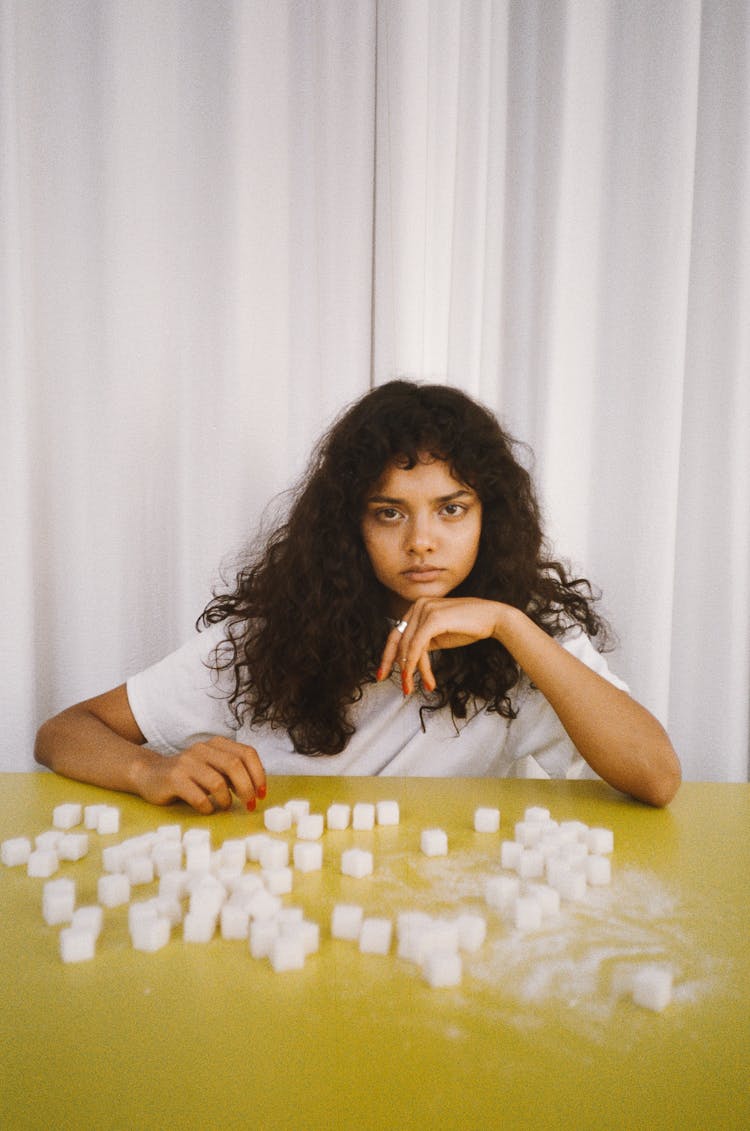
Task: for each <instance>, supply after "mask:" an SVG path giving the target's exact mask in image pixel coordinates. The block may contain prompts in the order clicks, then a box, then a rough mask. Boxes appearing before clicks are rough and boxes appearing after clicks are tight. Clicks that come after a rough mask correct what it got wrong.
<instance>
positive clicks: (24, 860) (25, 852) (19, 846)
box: [0, 836, 31, 868]
mask: <svg viewBox="0 0 750 1131" xmlns="http://www.w3.org/2000/svg"><path fill="white" fill-rule="evenodd" d="M30 856H31V841H30V840H29V838H28V837H25V836H15V837H11V838H10V840H4V841H3V843H2V845H0V859H2V862H3V864H5V865H6V866H7V867H9V868H14V867H16V866H17V865H19V864H28V862H29V857H30Z"/></svg>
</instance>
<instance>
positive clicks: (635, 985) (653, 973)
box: [632, 966, 672, 1013]
mask: <svg viewBox="0 0 750 1131" xmlns="http://www.w3.org/2000/svg"><path fill="white" fill-rule="evenodd" d="M632 992H633V1001H634V1002H635V1004H636V1005H641V1006H643V1007H644V1008H645V1009H652V1010H654V1011H655V1012H657V1013H660V1012H661V1011H662V1009H664V1008H665V1007H666V1006H667V1005H669V1003H670V1001H671V1000H672V971H671V970H670V969H669V968H668V967H666V966H644V967H642V969H640V970H637V971H636V972H635V974H634V975H633V982H632Z"/></svg>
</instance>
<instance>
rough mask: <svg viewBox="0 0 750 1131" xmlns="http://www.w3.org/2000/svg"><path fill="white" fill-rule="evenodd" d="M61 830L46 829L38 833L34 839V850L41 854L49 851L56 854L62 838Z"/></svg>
mask: <svg viewBox="0 0 750 1131" xmlns="http://www.w3.org/2000/svg"><path fill="white" fill-rule="evenodd" d="M63 835H64V834H63V832H62V830H61V829H46V830H45V831H44V832H43V833H38V834H37V836H35V837H34V848H37V849H39V850H40V851H41V852H47V851H48V850H49V849H51V850H52V852H57V846H58V844H59V843H60V841H61V840H62V838H63Z"/></svg>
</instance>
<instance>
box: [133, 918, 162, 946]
mask: <svg viewBox="0 0 750 1131" xmlns="http://www.w3.org/2000/svg"><path fill="white" fill-rule="evenodd" d="M171 927H172V924H171V923H170V921H169V919H167V918H166V917H162V916H160V915H154V916H153V917H152V918H144V919H139V920H137V922H135V923H134V924H133V928H132V930H131V932H130V939H131V942H132V943H133V948H134V949H135V950H144V951H147V952H148V953H153V952H154V951H157V950H161V949H162V947H165V946H166V945H167V943H168V942H169V936H170V933H171Z"/></svg>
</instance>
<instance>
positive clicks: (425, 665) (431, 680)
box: [417, 652, 437, 691]
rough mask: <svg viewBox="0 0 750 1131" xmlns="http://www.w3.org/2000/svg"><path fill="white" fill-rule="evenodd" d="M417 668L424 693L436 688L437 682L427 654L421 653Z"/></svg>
mask: <svg viewBox="0 0 750 1131" xmlns="http://www.w3.org/2000/svg"><path fill="white" fill-rule="evenodd" d="M417 667H418V669H419V674H420V675H421V677H422V686H423V687H424V689H425V691H434V690H435V688H436V687H437V680H436V679H435V676H434V674H433V671H432V661H431V660H430V653H429V652H423V653H422V655H421V656H420V657H419V663H418V665H417Z"/></svg>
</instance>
